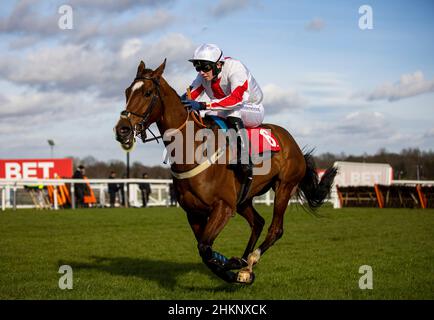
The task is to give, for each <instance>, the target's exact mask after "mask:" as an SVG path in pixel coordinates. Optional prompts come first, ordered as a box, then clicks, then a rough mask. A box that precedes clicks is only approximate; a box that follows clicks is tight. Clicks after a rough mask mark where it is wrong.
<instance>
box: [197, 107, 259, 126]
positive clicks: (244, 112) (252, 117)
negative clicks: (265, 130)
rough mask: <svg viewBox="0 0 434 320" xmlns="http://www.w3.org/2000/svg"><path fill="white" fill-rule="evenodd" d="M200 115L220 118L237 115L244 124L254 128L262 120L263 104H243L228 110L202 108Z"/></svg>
mask: <svg viewBox="0 0 434 320" xmlns="http://www.w3.org/2000/svg"><path fill="white" fill-rule="evenodd" d="M200 114H201V116H202V117H203V116H205V115H213V116H219V117H222V118H226V117H237V118H241V120H243V123H244V126H245V127H247V128H254V127H257V126H259V125H261V124H262V121H264V106H263V105H262V103H261V104H243V105H240V106H239V107H235V108H231V109H229V110H202V111H201V112H200Z"/></svg>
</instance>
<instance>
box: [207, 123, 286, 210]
mask: <svg viewBox="0 0 434 320" xmlns="http://www.w3.org/2000/svg"><path fill="white" fill-rule="evenodd" d="M205 118H210V119H211V121H210V122H211V123H214V124H216V125H217V126H218V127H219V128H220V129H222V130H224V131H225V132H226V131H227V130H228V128H229V127H228V125H227V123H226V122H225V119H223V118H220V117H217V116H206V117H205ZM207 122H208V121H207ZM246 130H247V136H248V139H249V143H248V145H249V154H250V158H251V160H252V161H253V162H254V163H255V162H256V161H255V160H254V159H255V158H258V157H263V156H264V155H265V153H266V152H267V153H268V154H269V156H270V158H271V157H272V156H273V154H274V153H276V152H279V151H280V145H279V142H278V140H277V139H276V137H275V136H274V134H273V133H272V132H271V130H270V129H269V128H266V127H265V126H259V127H255V128H246ZM233 147H234V146H229V148H233ZM235 148H236V146H235ZM232 154H236V153H234V152H232ZM264 158H265V157H263V159H264ZM233 168H234V167H233ZM252 180H253V173H250V174H244V176H243V177H242V183H241V187H240V192H239V194H238V200H237V204H238V205H240V204H242V203H243V202H244V201H245V200H246V198H247V195H248V193H249V191H250V186H251V183H252Z"/></svg>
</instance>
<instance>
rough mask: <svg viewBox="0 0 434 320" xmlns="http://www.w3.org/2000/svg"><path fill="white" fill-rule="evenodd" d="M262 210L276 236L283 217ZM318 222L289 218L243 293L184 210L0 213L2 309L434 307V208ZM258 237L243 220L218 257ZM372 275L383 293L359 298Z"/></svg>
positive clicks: (227, 234) (360, 213)
mask: <svg viewBox="0 0 434 320" xmlns="http://www.w3.org/2000/svg"><path fill="white" fill-rule="evenodd" d="M258 209H259V211H260V212H261V213H262V214H263V216H264V217H265V218H266V221H267V225H266V228H265V229H264V231H266V230H267V228H268V223H269V221H270V219H271V212H272V207H265V206H259V207H258ZM319 213H320V214H321V215H323V216H324V218H317V217H313V216H312V215H309V214H307V213H306V212H305V211H303V210H302V209H300V208H298V207H294V208H289V209H288V211H287V213H286V216H285V232H284V235H283V237H282V238H281V239H280V240H279V241H278V242H277V243H276V244H275V245H274V246H273V247H272V248H271V249H270V250H269V251H268V252H267V253H266V254H265V255H264V256H263V257H262V258H261V260H260V262H259V264H258V265H257V266H256V267H255V272H256V281H255V283H254V284H253V285H252V286H240V285H233V284H232V285H231V284H226V283H225V282H223V281H221V280H220V279H218V278H217V277H215V276H214V275H213V274H212V273H211V272H210V271H208V269H207V268H206V267H205V266H204V265H203V264H202V262H201V259H200V257H199V255H198V254H197V249H196V242H195V240H194V237H193V234H192V232H191V230H190V227H189V225H188V223H187V220H186V217H185V214H184V212H183V211H182V210H181V209H180V208H146V209H133V208H131V209H85V210H75V211H73V210H60V211H57V212H55V211H36V210H18V211H6V212H0V299H433V298H434V272H433V266H434V210H407V209H383V210H379V209H363V208H357V209H342V210H333V209H331V208H324V209H322V210H320V211H319ZM248 236H249V228H248V225H247V223H246V221H245V220H244V219H243V218H242V217H240V216H238V215H237V216H236V217H234V218H232V219H231V220H230V222H229V224H228V225H227V227H226V228H225V229H224V231H223V232H222V234H221V235H220V237H219V238H218V239H217V241H216V243H215V246H214V248H215V249H216V250H218V251H219V252H221V253H223V254H225V255H226V256H228V257H230V256H232V255H237V256H239V255H240V254H241V253H242V252H243V250H244V247H245V244H246V243H247V240H248ZM264 236H265V232H264V233H263V235H262V236H261V240H262V239H263V238H264ZM61 265H70V266H71V267H72V270H73V289H72V290H61V289H59V287H58V281H59V277H60V276H61V274H59V273H58V269H59V266H61ZM361 265H370V266H371V267H372V269H373V290H361V289H359V286H358V282H359V278H360V277H361V276H362V275H361V274H359V272H358V271H359V267H360V266H361Z"/></svg>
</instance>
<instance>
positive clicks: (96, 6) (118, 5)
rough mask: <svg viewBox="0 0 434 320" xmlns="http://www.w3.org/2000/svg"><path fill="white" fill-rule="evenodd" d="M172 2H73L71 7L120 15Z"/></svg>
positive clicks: (104, 0)
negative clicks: (139, 8)
mask: <svg viewBox="0 0 434 320" xmlns="http://www.w3.org/2000/svg"><path fill="white" fill-rule="evenodd" d="M173 2H174V1H173V0H123V1H119V0H73V1H71V6H72V7H73V8H74V7H79V8H83V9H92V10H96V11H98V12H101V11H103V12H106V13H107V12H112V13H120V12H124V11H127V10H132V9H137V8H138V7H147V8H152V7H158V6H162V5H169V4H171V3H173Z"/></svg>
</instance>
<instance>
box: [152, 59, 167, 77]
mask: <svg viewBox="0 0 434 320" xmlns="http://www.w3.org/2000/svg"><path fill="white" fill-rule="evenodd" d="M166 60H167V58H166V59H164V61H163V63H162V64H161V65H160V66H159V67H158V68H157V69H155V70H154V71H153V72H152V77H156V78H159V77H161V76H162V74H163V71H164V68H165V67H166Z"/></svg>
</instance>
